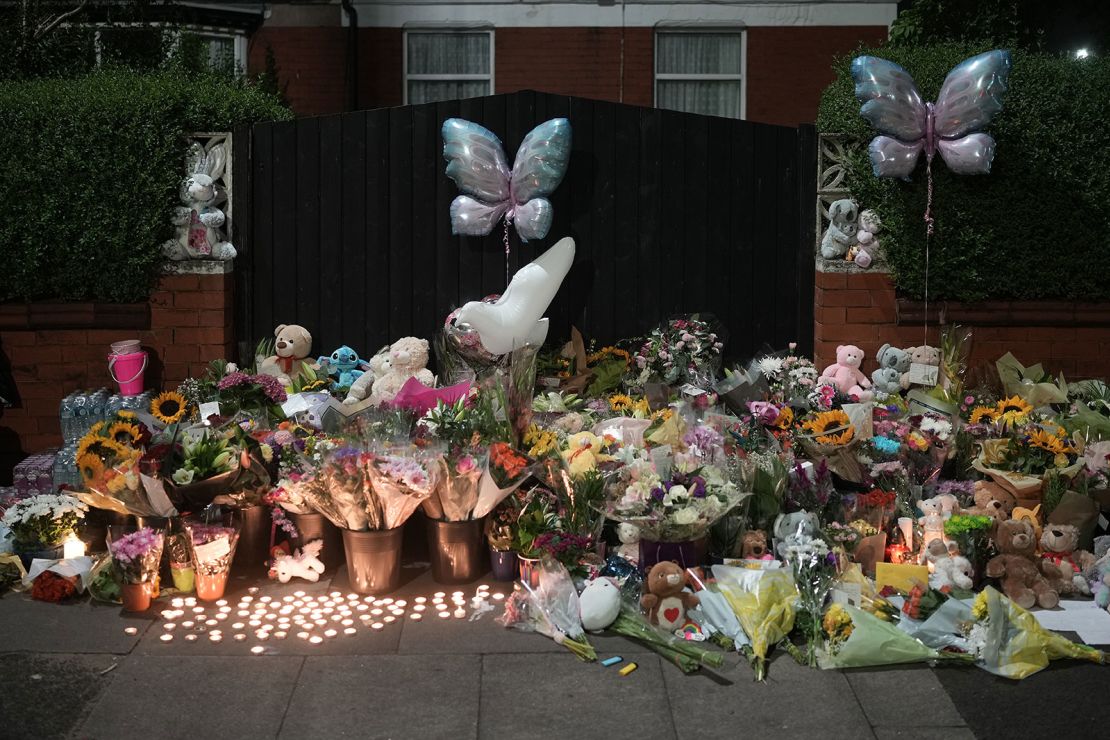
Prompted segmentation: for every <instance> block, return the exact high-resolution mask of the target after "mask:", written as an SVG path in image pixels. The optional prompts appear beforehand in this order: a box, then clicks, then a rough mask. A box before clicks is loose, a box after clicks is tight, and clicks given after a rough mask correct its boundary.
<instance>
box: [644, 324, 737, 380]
mask: <svg viewBox="0 0 1110 740" xmlns="http://www.w3.org/2000/svg"><path fill="white" fill-rule="evenodd" d="M723 348H724V343H723V342H722V341H721V337H719V336H718V334H717V332H716V331H714V329H713V327H712V326H711V325H710V323H709V322H707V321H703V320H701V319H698V318H696V317H693V316H691V317H686V318H679V319H671V320H670V321H667V322H665V323H663V324H661V325H660V326H658V327H656V328H655V329H653V330H652V331H651V334H649V335H648V336H647V338H646V339H645V340H644V342H643V344H641V345H640V348H639V349H638V350H637V351H636V354H635V355H634V356H633V357H632V372H633V374H634V377H633V384H634V385H637V386H641V387H642V386H644V385H646V384H647V383H650V382H659V383H665V384H667V385H682V384H683V383H690V382H692V383H695V384H701V385H702V386H704V387H709V386H708V385H707V383H710V384H711V383H712V380H713V377H714V376H715V375H716V373H717V370H718V369H719V368H720V363H721V350H722V349H723Z"/></svg>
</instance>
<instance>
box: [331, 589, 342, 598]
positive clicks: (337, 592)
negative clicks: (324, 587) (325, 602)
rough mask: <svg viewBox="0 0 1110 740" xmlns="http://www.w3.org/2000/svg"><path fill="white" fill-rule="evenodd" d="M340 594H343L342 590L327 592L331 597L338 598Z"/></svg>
mask: <svg viewBox="0 0 1110 740" xmlns="http://www.w3.org/2000/svg"><path fill="white" fill-rule="evenodd" d="M342 595H343V592H342V591H332V592H331V593H329V594H328V596H330V597H332V598H333V599H338V598H339V597H340V596H342Z"/></svg>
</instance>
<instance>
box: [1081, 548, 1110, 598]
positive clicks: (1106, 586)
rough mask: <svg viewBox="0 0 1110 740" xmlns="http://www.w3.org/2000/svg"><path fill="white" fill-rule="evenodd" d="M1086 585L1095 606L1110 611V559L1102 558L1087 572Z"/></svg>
mask: <svg viewBox="0 0 1110 740" xmlns="http://www.w3.org/2000/svg"><path fill="white" fill-rule="evenodd" d="M1087 584H1088V586H1089V587H1090V589H1091V595H1092V596H1094V598H1095V606H1097V607H1098V608H1099V609H1108V610H1110V557H1103V558H1102V559H1101V560H1099V561H1098V562H1096V563H1095V564H1094V565H1093V566H1091V568H1090V569H1088V571H1087Z"/></svg>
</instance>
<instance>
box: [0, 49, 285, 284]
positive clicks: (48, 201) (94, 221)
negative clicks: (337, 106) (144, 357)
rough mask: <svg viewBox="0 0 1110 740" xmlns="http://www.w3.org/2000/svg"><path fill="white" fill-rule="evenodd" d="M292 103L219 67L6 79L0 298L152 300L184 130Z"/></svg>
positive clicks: (0, 115) (169, 230)
mask: <svg viewBox="0 0 1110 740" xmlns="http://www.w3.org/2000/svg"><path fill="white" fill-rule="evenodd" d="M290 115H291V114H290V113H289V111H288V110H287V109H286V108H284V107H282V105H281V104H280V102H279V101H278V98H277V97H276V96H275V95H273V94H271V93H267V92H264V91H262V90H260V89H259V88H258V87H257V86H252V85H249V84H245V83H243V82H237V81H234V80H231V79H228V78H227V77H219V76H215V75H203V74H201V75H191V76H190V75H183V74H180V73H170V72H166V73H156V74H137V73H134V72H124V71H111V72H101V73H95V74H92V75H88V76H83V77H78V78H73V79H40V80H30V81H23V82H16V81H11V82H0V152H3V156H0V203H3V212H4V217H3V218H0V245H2V246H0V257H2V258H3V260H2V264H3V269H0V300H13V299H17V300H34V299H56V300H102V301H114V302H129V301H141V300H144V299H145V298H146V296H147V295H149V292H150V289H151V286H152V285H153V283H154V281H155V280H156V279H157V276H158V273H159V270H160V266H161V264H162V262H163V259H162V256H161V249H160V246H161V244H162V243H163V242H164V241H165V240H166V239H168V238H170V237H171V236H172V235H173V226H171V225H170V223H169V217H170V214H171V212H172V209H173V207H174V206H176V205H178V204H179V202H178V186H179V184H180V181H181V178H182V176H183V174H184V154H185V150H186V139H185V134H186V133H187V132H190V131H224V130H230V129H231V128H232V127H234V126H236V125H239V124H243V123H249V122H253V121H258V120H270V119H283V118H288V117H290Z"/></svg>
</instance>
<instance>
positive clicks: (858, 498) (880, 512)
mask: <svg viewBox="0 0 1110 740" xmlns="http://www.w3.org/2000/svg"><path fill="white" fill-rule="evenodd" d="M897 498H898V497H897V495H896V494H895V493H894V491H887V490H883V489H882V488H872V489H871V490H870V491H868V492H867V493H857V494H856V495H855V496H854V497H853V499H852V504H851V508H850V512H849V514H848V517H849V519H850V520H856V519H862V520H864V521H865V522H867V523H868V524H870V525H871V526H872V527H874V528H875V529H876V530H877V531H879V532H885V531H886V528H887V525H889V524H890V519H891V517H892V516H894V510H895V504H896V503H897Z"/></svg>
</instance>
